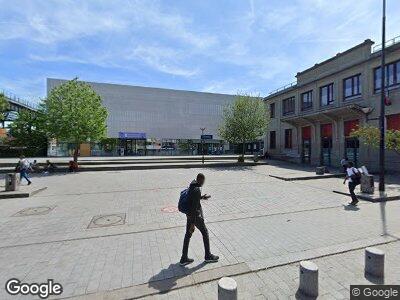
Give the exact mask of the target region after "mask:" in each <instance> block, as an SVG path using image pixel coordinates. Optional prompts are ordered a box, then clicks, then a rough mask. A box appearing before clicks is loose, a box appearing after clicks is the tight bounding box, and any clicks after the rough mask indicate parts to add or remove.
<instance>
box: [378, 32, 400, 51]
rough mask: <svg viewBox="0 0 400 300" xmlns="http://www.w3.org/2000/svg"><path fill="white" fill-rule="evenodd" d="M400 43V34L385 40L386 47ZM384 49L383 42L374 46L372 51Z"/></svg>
mask: <svg viewBox="0 0 400 300" xmlns="http://www.w3.org/2000/svg"><path fill="white" fill-rule="evenodd" d="M398 43H400V35H399V36H396V37H394V38H392V39H390V40H388V41H386V42H385V48H387V47H390V46H393V45H395V44H398ZM381 50H382V44H379V45H376V46H374V47H373V48H372V53H375V52H378V51H381Z"/></svg>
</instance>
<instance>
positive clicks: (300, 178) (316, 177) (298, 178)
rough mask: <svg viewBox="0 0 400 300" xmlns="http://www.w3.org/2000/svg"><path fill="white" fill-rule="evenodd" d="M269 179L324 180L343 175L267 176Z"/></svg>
mask: <svg viewBox="0 0 400 300" xmlns="http://www.w3.org/2000/svg"><path fill="white" fill-rule="evenodd" d="M269 176H270V177H273V178H277V179H280V180H284V181H300V180H313V179H326V178H341V177H343V174H329V175H312V176H302V177H301V176H300V177H282V176H277V175H269Z"/></svg>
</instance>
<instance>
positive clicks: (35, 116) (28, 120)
mask: <svg viewBox="0 0 400 300" xmlns="http://www.w3.org/2000/svg"><path fill="white" fill-rule="evenodd" d="M10 134H11V137H12V139H11V141H10V144H11V145H12V146H20V147H26V149H27V150H26V151H27V152H28V153H29V155H43V154H45V151H46V149H47V136H46V131H45V128H44V118H43V115H42V113H41V112H33V111H30V110H25V109H24V110H21V111H20V112H19V114H18V117H17V119H16V120H14V121H13V122H12V124H11V125H10Z"/></svg>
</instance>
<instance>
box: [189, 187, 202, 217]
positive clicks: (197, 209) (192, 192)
mask: <svg viewBox="0 0 400 300" xmlns="http://www.w3.org/2000/svg"><path fill="white" fill-rule="evenodd" d="M188 197H189V203H190V210H189V213H188V214H187V215H188V216H189V217H194V218H196V217H201V218H203V210H202V208H201V203H200V200H201V190H200V185H199V184H198V183H197V181H196V180H193V181H192V182H191V183H190V185H189V195H188Z"/></svg>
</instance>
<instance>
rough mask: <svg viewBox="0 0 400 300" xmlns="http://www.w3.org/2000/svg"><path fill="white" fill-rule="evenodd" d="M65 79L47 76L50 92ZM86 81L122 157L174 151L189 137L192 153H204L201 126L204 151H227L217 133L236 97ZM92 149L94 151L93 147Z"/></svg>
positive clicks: (48, 91) (226, 146) (225, 145)
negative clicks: (100, 104) (103, 111)
mask: <svg viewBox="0 0 400 300" xmlns="http://www.w3.org/2000/svg"><path fill="white" fill-rule="evenodd" d="M63 82H66V80H63V79H53V78H48V79H47V93H50V91H51V90H52V89H53V88H54V87H56V86H58V85H60V84H62V83H63ZM88 84H89V85H90V86H91V87H92V88H93V89H94V90H95V91H96V92H97V93H98V94H99V95H100V97H101V99H102V101H103V105H104V106H105V107H106V108H107V110H108V119H107V126H108V129H107V130H108V133H107V134H108V137H110V138H118V139H120V146H119V149H118V151H119V152H121V151H122V152H123V153H124V155H131V154H145V153H147V154H151V152H152V151H153V152H154V150H161V149H162V150H171V151H172V150H173V149H175V150H176V149H177V144H179V142H180V141H183V140H186V141H187V140H190V141H191V143H192V144H193V145H192V147H193V151H192V152H193V154H195V153H200V151H199V150H200V144H201V135H202V131H201V128H205V130H204V132H203V134H204V135H205V136H206V138H207V140H205V141H204V143H205V152H206V153H220V152H221V151H222V152H226V151H227V150H228V149H227V148H228V145H227V144H226V143H224V142H223V141H222V140H221V137H219V135H218V127H219V125H220V122H221V121H222V114H223V109H224V107H225V106H226V105H227V104H229V103H231V102H232V101H234V98H235V96H234V95H227V94H215V93H203V92H193V91H182V90H172V89H163V88H151V87H141V86H129V85H119V84H109V83H97V82H88ZM92 148H93V146H92ZM91 152H92V153H90V154H91V155H93V154H94V153H93V149H91ZM143 152H144V153H143ZM119 154H120V155H121V153H119ZM94 155H95V154H94Z"/></svg>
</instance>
